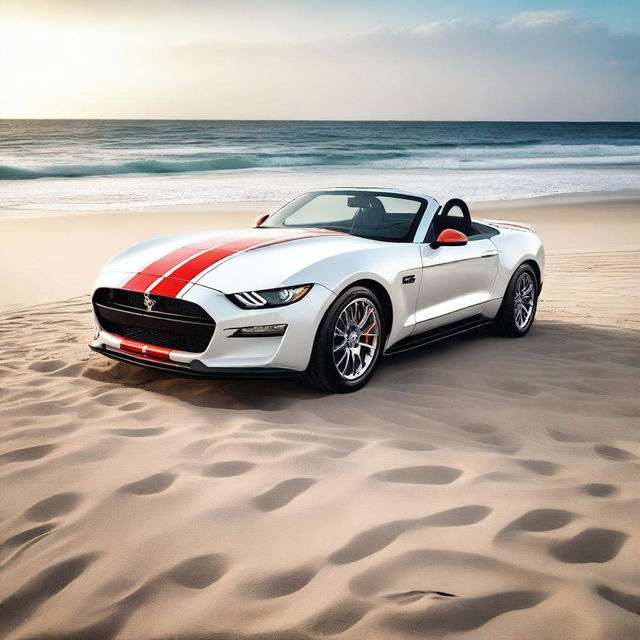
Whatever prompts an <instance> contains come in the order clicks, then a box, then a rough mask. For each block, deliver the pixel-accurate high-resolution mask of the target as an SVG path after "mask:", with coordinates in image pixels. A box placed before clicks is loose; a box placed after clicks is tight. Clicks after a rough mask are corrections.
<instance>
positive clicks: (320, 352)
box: [303, 286, 386, 393]
mask: <svg viewBox="0 0 640 640" xmlns="http://www.w3.org/2000/svg"><path fill="white" fill-rule="evenodd" d="M363 298H364V299H366V300H368V301H370V302H371V303H372V304H373V306H374V307H375V310H376V312H377V321H378V324H379V327H378V335H377V344H376V348H375V351H374V354H373V357H372V359H371V361H370V362H369V363H368V365H367V368H366V370H365V371H364V372H363V374H362V375H361V376H360V377H358V378H357V379H355V380H348V379H346V378H345V377H344V376H343V375H342V374H341V373H340V371H339V370H338V367H337V365H336V362H335V359H334V331H335V328H336V324H337V323H338V319H339V318H340V314H341V313H342V312H343V311H344V310H345V309H346V308H347V307H348V306H349V305H350V304H351V303H353V302H354V301H356V300H359V299H363ZM356 304H359V303H356ZM385 330H386V327H385V326H384V316H383V315H382V307H381V305H380V301H379V300H378V298H377V297H376V295H375V294H374V293H373V291H371V290H370V289H367V288H366V287H360V286H356V287H351V288H350V289H347V290H346V291H345V292H343V293H342V294H341V295H339V296H338V298H337V299H336V300H335V301H334V303H333V304H332V305H331V307H329V309H328V311H327V312H326V314H325V316H324V318H323V319H322V322H321V323H320V327H319V328H318V333H317V334H316V339H315V342H314V345H313V352H312V353H311V359H310V360H309V366H308V367H307V370H306V372H305V374H304V378H303V380H304V382H305V384H307V385H308V386H310V387H313V388H315V389H319V390H321V391H329V392H332V393H352V392H354V391H358V389H362V387H364V385H365V384H367V382H368V381H369V380H370V379H371V376H372V375H373V373H374V371H375V370H376V368H377V366H378V363H379V361H380V355H381V353H382V349H383V346H384V339H385Z"/></svg>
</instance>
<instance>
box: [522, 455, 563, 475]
mask: <svg viewBox="0 0 640 640" xmlns="http://www.w3.org/2000/svg"><path fill="white" fill-rule="evenodd" d="M516 462H517V463H518V464H519V465H520V466H521V467H524V468H525V469H528V470H529V471H533V473H538V474H540V475H541V476H555V475H556V474H557V473H559V472H560V470H561V469H562V467H561V466H560V465H559V464H555V462H549V461H548V460H522V459H520V460H516Z"/></svg>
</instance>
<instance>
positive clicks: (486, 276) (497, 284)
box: [90, 189, 544, 393]
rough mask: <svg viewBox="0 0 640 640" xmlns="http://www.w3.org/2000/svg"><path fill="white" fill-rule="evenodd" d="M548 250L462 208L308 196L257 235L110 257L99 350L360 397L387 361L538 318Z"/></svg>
mask: <svg viewBox="0 0 640 640" xmlns="http://www.w3.org/2000/svg"><path fill="white" fill-rule="evenodd" d="M543 273H544V249H543V247H542V244H541V242H540V239H539V238H538V236H537V235H536V234H535V233H534V232H533V229H531V228H530V227H529V226H526V225H523V224H516V223H510V222H496V221H491V220H476V219H472V218H471V216H470V213H469V208H468V206H467V205H466V204H465V202H464V201H462V200H459V199H453V200H449V201H448V202H447V203H446V204H445V205H444V206H440V205H439V204H438V202H437V201H436V200H434V199H433V198H431V197H428V196H424V195H418V194H414V193H405V192H401V191H395V190H383V189H332V190H321V191H313V192H310V193H305V194H303V195H302V196H300V197H298V198H296V199H295V200H293V201H292V202H290V203H289V204H287V205H285V206H284V207H282V208H281V209H279V210H278V211H276V212H275V213H273V214H271V215H269V216H267V215H264V216H261V217H260V218H258V219H257V220H256V225H255V227H254V228H253V229H246V230H242V231H231V232H229V231H225V232H220V233H210V232H209V233H207V232H205V233H186V234H182V235H178V236H172V237H168V238H160V239H156V240H149V241H148V242H143V243H142V244H139V245H137V246H134V247H132V248H130V249H127V250H126V251H123V252H122V253H120V254H119V255H117V256H115V257H114V258H113V259H112V260H111V261H110V262H108V263H107V264H106V266H105V267H104V269H103V270H102V272H101V273H100V275H99V277H98V280H97V282H96V284H95V289H94V291H93V296H92V302H93V311H94V319H95V326H96V335H95V338H94V340H93V342H91V345H90V346H91V348H92V349H93V350H94V351H97V352H99V353H102V354H104V355H105V356H109V357H111V358H116V359H118V360H124V361H126V362H131V363H135V364H139V365H145V366H148V367H156V368H160V369H165V370H167V371H173V372H176V373H187V374H190V375H197V376H223V377H234V376H242V375H244V376H255V375H291V374H301V375H303V376H304V378H305V379H306V381H307V382H308V383H310V384H311V385H313V386H315V387H317V388H320V389H322V390H325V391H332V392H339V393H344V392H349V391H356V390H357V389H360V388H361V387H362V386H363V385H365V384H366V382H367V381H368V380H369V379H370V378H371V376H372V375H373V373H374V371H375V369H376V366H377V365H378V362H379V360H380V357H381V356H383V355H386V354H393V353H399V352H402V351H405V350H407V349H411V348H414V347H417V346H421V345H424V344H428V343H430V342H433V341H435V340H440V339H442V338H445V337H447V336H450V335H454V334H458V333H461V332H463V331H468V330H470V329H474V328H476V327H478V326H480V325H484V324H492V325H493V326H494V328H495V329H496V331H497V332H498V333H500V334H502V335H505V336H509V337H514V338H515V337H521V336H524V335H525V334H526V333H527V332H528V331H529V329H530V328H531V325H532V323H533V319H534V317H535V313H536V305H537V301H538V296H539V294H540V289H541V287H542V279H543Z"/></svg>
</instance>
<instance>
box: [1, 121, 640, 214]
mask: <svg viewBox="0 0 640 640" xmlns="http://www.w3.org/2000/svg"><path fill="white" fill-rule="evenodd" d="M355 186H364V187H373V186H376V187H393V188H399V189H408V190H411V191H418V192H422V193H427V194H430V195H433V196H435V197H436V198H438V199H440V200H445V199H447V198H449V197H454V196H458V197H462V198H466V199H469V200H503V199H511V198H526V197H534V196H542V195H550V194H555V193H576V192H587V191H618V190H622V189H634V188H636V189H637V188H640V123H599V122H585V123H578V122H576V123H568V122H369V121H367V122H357V121H349V122H337V121H202V120H197V121H184V120H173V121H172V120H0V216H1V215H2V209H5V210H8V209H13V210H22V211H24V213H25V214H27V212H28V211H30V210H43V209H46V210H53V211H56V210H58V211H86V210H106V209H115V208H119V209H122V208H135V207H144V206H155V205H172V204H204V203H214V202H236V201H245V200H251V201H282V200H287V199H290V198H291V197H293V196H295V195H297V194H298V193H301V192H303V191H306V190H309V189H314V188H320V187H355Z"/></svg>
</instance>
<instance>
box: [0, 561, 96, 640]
mask: <svg viewBox="0 0 640 640" xmlns="http://www.w3.org/2000/svg"><path fill="white" fill-rule="evenodd" d="M97 557H98V554H95V553H89V554H86V555H81V556H77V557H75V558H71V559H69V560H64V561H63V562H59V563H57V564H54V565H52V566H50V567H48V568H47V569H45V570H44V571H41V572H40V573H39V574H38V575H37V576H35V577H34V578H32V579H31V580H29V582H27V583H26V584H25V585H24V586H23V587H21V588H20V589H19V590H18V591H16V592H14V593H13V594H11V595H10V596H8V597H7V598H5V599H4V600H3V601H2V606H1V607H0V635H3V634H7V633H8V632H9V631H11V630H12V629H14V628H15V627H17V626H18V625H20V624H21V623H22V622H24V621H25V620H27V619H28V618H29V616H30V615H31V613H32V612H33V611H35V610H36V609H37V608H38V607H40V605H42V604H44V603H45V602H46V601H47V600H49V598H52V597H53V596H55V595H56V594H57V593H58V592H60V591H62V590H63V589H64V588H65V587H66V586H67V585H68V584H70V583H71V582H73V581H74V580H75V579H76V578H78V577H79V576H80V575H81V574H82V573H83V572H84V571H85V570H86V569H87V567H88V566H89V565H90V564H91V563H92V562H93V561H94V560H95V559H96V558H97Z"/></svg>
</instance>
